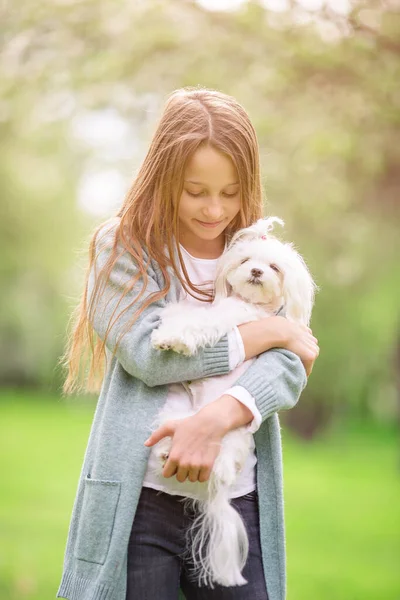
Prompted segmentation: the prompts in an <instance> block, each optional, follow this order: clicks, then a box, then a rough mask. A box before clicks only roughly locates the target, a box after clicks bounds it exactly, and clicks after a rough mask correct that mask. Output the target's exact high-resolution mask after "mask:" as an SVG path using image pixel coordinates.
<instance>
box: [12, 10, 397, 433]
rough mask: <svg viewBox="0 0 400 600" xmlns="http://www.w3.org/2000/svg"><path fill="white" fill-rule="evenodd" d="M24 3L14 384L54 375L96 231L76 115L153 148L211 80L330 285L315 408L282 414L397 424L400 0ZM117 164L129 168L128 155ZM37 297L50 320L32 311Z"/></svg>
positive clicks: (296, 421) (292, 229) (17, 106)
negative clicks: (311, 5) (116, 118)
mask: <svg viewBox="0 0 400 600" xmlns="http://www.w3.org/2000/svg"><path fill="white" fill-rule="evenodd" d="M19 4H21V2H20V1H17V2H16V3H14V4H13V8H14V10H13V11H10V12H8V13H6V14H4V15H3V19H2V20H3V27H4V31H5V32H6V33H5V34H4V36H3V44H2V51H1V54H0V63H1V66H2V70H1V72H2V76H1V78H0V90H1V100H0V119H1V123H2V129H1V131H2V139H3V142H4V146H5V148H6V152H5V153H2V156H1V157H0V177H1V180H0V186H1V189H2V190H3V195H4V197H5V198H7V199H8V200H9V201H8V202H7V206H6V207H4V208H2V209H1V212H2V216H4V221H2V224H1V225H0V227H1V228H2V230H3V228H4V230H5V231H4V236H2V240H3V242H2V243H3V244H4V246H5V245H7V253H3V260H2V262H3V268H4V270H3V271H2V272H3V273H4V280H3V281H4V282H7V283H6V287H5V288H4V287H3V289H7V290H8V291H7V294H5V295H4V296H3V300H2V302H3V306H4V307H5V310H4V311H2V314H4V315H5V316H4V317H3V320H2V322H1V325H0V326H1V329H2V332H3V335H5V344H4V346H3V352H2V354H6V355H7V357H8V359H9V360H8V362H7V368H5V369H4V370H2V371H0V376H1V377H2V378H3V380H4V379H5V378H6V377H7V373H14V375H13V379H15V380H21V379H22V378H24V377H26V374H24V373H25V369H26V365H27V364H29V369H28V371H27V372H28V373H29V377H28V379H29V380H30V381H32V380H36V381H38V382H43V381H47V380H48V375H49V370H48V365H49V361H50V363H51V362H53V361H54V362H55V359H56V352H55V351H56V350H57V351H58V349H59V345H58V344H53V345H52V344H51V343H50V341H49V340H50V339H51V331H53V328H54V331H57V332H59V331H61V325H63V326H65V316H66V307H65V299H64V297H63V295H62V293H60V286H61V287H62V283H60V282H62V281H64V278H65V275H66V274H67V273H68V272H69V269H70V268H71V267H70V263H71V262H73V260H74V258H75V257H74V256H73V253H72V255H71V249H73V248H76V247H77V245H78V244H79V245H81V243H82V236H83V233H82V232H83V231H85V232H89V228H88V222H87V220H84V219H83V217H82V216H80V215H79V213H78V211H77V208H76V200H75V193H74V186H75V184H76V181H77V179H78V178H79V176H80V175H81V174H82V173H83V172H84V170H85V168H87V165H88V161H89V160H90V156H87V157H86V156H83V152H82V150H81V149H80V148H78V149H76V148H75V147H74V146H73V144H72V142H71V141H69V145H66V144H65V143H64V141H65V140H68V123H69V120H70V119H71V118H72V117H73V116H74V114H77V113H78V112H79V110H82V109H85V110H93V111H95V110H99V109H104V108H109V107H110V106H112V107H113V109H114V110H115V111H116V112H117V113H118V114H119V115H120V116H121V117H122V118H123V119H125V120H126V121H127V122H129V123H130V125H132V126H133V127H134V130H135V132H136V135H137V136H138V138H139V139H140V141H141V144H142V148H143V149H144V148H145V147H146V144H147V142H148V141H149V139H150V136H151V133H152V130H153V127H154V119H155V118H156V117H158V114H159V109H160V108H161V105H162V103H163V101H164V96H165V94H167V93H168V92H170V91H171V90H173V89H175V88H177V87H180V86H183V85H198V84H200V85H205V86H209V87H214V88H217V89H220V90H222V91H224V92H227V93H230V94H233V95H234V96H236V97H237V98H238V100H239V101H240V102H242V103H243V104H244V106H245V107H246V108H247V110H248V112H249V113H250V115H251V117H252V119H253V122H254V125H255V127H256V129H257V132H258V136H259V141H260V152H261V159H262V163H263V172H264V175H265V191H266V196H267V198H268V202H267V204H266V212H267V213H269V214H277V215H279V216H281V217H282V218H284V220H285V222H286V228H285V232H284V233H283V234H282V237H283V238H284V239H288V240H293V241H295V243H296V246H297V247H298V249H299V250H300V251H301V253H302V254H303V256H304V257H305V258H306V260H307V262H308V264H309V265H310V268H311V270H312V272H313V274H314V275H315V278H316V281H317V283H318V284H319V286H320V293H319V294H318V296H317V299H316V307H315V311H314V316H313V322H312V326H313V328H314V331H315V333H316V335H317V337H318V339H319V341H320V345H321V355H320V357H319V359H318V361H317V363H316V366H315V368H314V371H313V374H312V377H311V378H310V381H309V384H308V387H307V389H306V391H305V393H304V395H303V397H302V401H301V402H300V403H299V405H298V406H297V407H296V408H295V409H294V410H292V411H289V412H288V413H287V414H284V418H285V419H287V421H288V423H290V425H291V426H293V427H294V428H297V430H298V431H299V432H301V433H302V434H303V435H304V436H307V437H312V436H313V435H314V434H315V432H316V431H318V429H319V428H320V427H321V426H323V425H325V424H326V423H327V422H328V421H329V419H331V418H332V416H333V415H335V414H341V413H342V412H343V411H353V410H354V411H360V410H362V411H363V412H364V413H368V414H372V415H373V416H375V417H379V418H392V417H393V416H394V414H395V410H396V409H395V407H396V386H395V383H394V377H393V364H394V360H393V357H394V356H395V352H396V331H397V326H398V313H397V298H398V290H399V273H398V268H397V267H398V255H399V246H400V244H399V235H398V216H399V201H398V190H399V179H400V171H399V170H398V168H397V165H398V162H399V153H400V147H399V144H398V134H399V122H400V111H399V90H398V85H397V82H398V81H399V79H400V73H399V71H400V63H399V56H398V54H399V44H398V33H399V29H400V15H399V13H398V11H397V10H396V7H395V4H394V3H393V2H390V1H389V0H387V1H385V2H383V1H382V2H378V1H377V0H375V1H374V0H370V1H365V2H361V1H360V2H356V1H353V2H352V3H351V4H349V6H350V8H351V10H349V12H344V11H342V13H339V12H338V11H336V12H335V10H334V9H333V8H332V7H334V6H335V3H333V2H331V3H330V4H328V3H325V4H324V6H323V8H321V9H320V10H314V11H308V10H306V9H305V8H304V7H303V6H302V4H301V2H300V1H299V2H295V1H293V0H292V1H291V2H290V3H288V7H289V8H288V10H286V11H282V12H280V13H277V12H273V11H271V10H268V9H267V8H266V6H265V5H264V4H263V3H261V2H256V1H254V2H245V3H243V5H242V7H241V8H240V9H239V10H236V11H233V12H221V11H220V12H218V11H213V12H210V11H207V10H205V9H204V8H202V7H201V6H200V5H199V4H197V3H196V2H193V1H189V0H168V1H167V0H147V1H145V2H139V1H137V2H132V3H125V2H117V3H116V2H115V1H111V0H101V1H100V2H99V1H98V0H96V1H94V0H86V1H85V2H81V3H73V4H71V3H67V2H56V3H51V4H50V3H46V2H36V3H30V4H29V5H26V4H25V3H24V5H23V6H22V4H21V6H19ZM266 4H267V3H266ZM22 8H23V10H22ZM71 97H72V98H73V103H71V102H70V99H71ZM49 113H50V114H53V117H52V119H53V120H52V121H51V122H46V119H44V118H43V115H48V114H49ZM118 164H119V168H120V169H121V170H123V171H124V173H126V174H128V173H129V172H130V171H131V168H132V165H131V164H130V163H129V164H128V162H127V161H126V160H124V161H122V160H121V161H119V163H118ZM61 172H62V173H63V176H62V177H61V176H60V173H61ZM21 173H24V174H26V175H27V176H26V177H25V178H21ZM32 179H33V181H36V185H32ZM38 179H40V183H37V180H38ZM27 181H29V184H28V185H27V184H26V182H27ZM10 189H11V191H12V193H10ZM11 198H12V201H10V200H11ZM28 202H29V217H28V218H27V215H28V208H27V207H28ZM53 220H54V221H53ZM50 223H54V225H52V226H50ZM77 223H80V224H81V228H79V227H78V228H77V227H76V225H77ZM60 229H61V230H62V231H60ZM55 237H56V238H57V251H56V252H54V253H53V252H52V251H49V249H50V248H51V249H52V248H53V245H54V242H55ZM78 240H79V241H78ZM27 245H28V246H27ZM23 247H29V259H30V260H29V261H28V262H26V254H25V253H24V256H22V252H21V249H22V248H23ZM6 256H7V259H5V257H6ZM34 257H35V260H36V263H35V264H36V266H35V267H33V264H32V262H31V260H33V259H34ZM37 261H39V262H37ZM33 273H34V274H33ZM10 282H11V283H10ZM23 282H25V283H23ZM44 282H47V284H46V283H44ZM55 282H58V284H57V283H55ZM77 282H78V283H80V282H81V278H80V276H79V277H77ZM78 283H77V286H76V289H74V290H73V293H74V294H75V295H77V294H78V293H79V291H80V289H79V285H78ZM31 294H36V296H35V301H34V300H32V297H31ZM35 302H36V304H35ZM50 305H51V307H53V308H52V310H48V309H46V310H44V309H43V307H48V306H50ZM30 306H36V308H35V311H36V317H37V318H35V319H33V320H34V322H35V325H36V327H37V330H35V329H34V328H32V327H33V326H32V325H31V326H30V325H29V317H28V318H26V317H24V318H22V317H21V314H24V313H25V312H26V313H27V315H29V314H30V313H29V307H30ZM39 307H40V309H41V310H42V313H45V314H42V316H41V317H40V319H39V318H38V315H39V314H41V310H39ZM11 308H12V309H13V310H12V309H11ZM13 315H14V316H13ZM43 323H46V324H47V325H46V326H47V327H48V328H49V329H48V331H49V332H50V337H47V342H46V341H45V340H44V339H43V331H44V328H43V326H42V325H40V324H43ZM11 347H13V351H12V353H9V352H8V348H11ZM29 347H32V348H33V349H34V351H31V352H30V360H29V361H28V362H27V360H26V353H27V351H28V350H27V349H28V348H29ZM39 364H40V365H43V364H47V367H46V368H45V369H43V368H39ZM289 413H290V414H289Z"/></svg>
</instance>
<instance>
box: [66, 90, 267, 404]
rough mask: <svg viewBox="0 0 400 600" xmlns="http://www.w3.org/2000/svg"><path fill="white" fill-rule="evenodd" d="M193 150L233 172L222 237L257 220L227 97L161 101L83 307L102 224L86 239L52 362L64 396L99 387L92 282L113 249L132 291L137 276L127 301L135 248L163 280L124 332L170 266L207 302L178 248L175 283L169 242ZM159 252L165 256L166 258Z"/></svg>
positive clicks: (175, 232)
mask: <svg viewBox="0 0 400 600" xmlns="http://www.w3.org/2000/svg"><path fill="white" fill-rule="evenodd" d="M200 144H209V145H211V146H213V147H214V148H215V149H217V150H219V151H221V152H223V153H224V154H225V155H227V156H228V157H230V158H231V160H232V161H233V164H234V165H235V167H236V170H237V173H238V177H239V182H240V195H241V208H240V211H239V213H238V214H237V215H236V217H235V218H234V219H233V220H232V222H231V223H229V225H228V227H227V228H226V230H225V235H226V236H227V237H228V238H229V237H230V236H232V235H233V234H234V233H235V232H236V231H237V230H238V229H241V228H242V227H248V226H249V225H251V224H252V223H253V222H254V221H256V220H257V219H259V218H260V217H262V216H263V199H262V187H261V176H260V164H259V147H258V141H257V136H256V132H255V130H254V127H253V125H252V124H251V121H250V119H249V116H248V114H247V113H246V111H245V110H244V108H243V107H242V106H241V105H240V104H239V103H238V102H237V100H236V99H235V98H233V97H232V96H228V95H227V94H224V93H222V92H219V91H216V90H211V89H206V88H201V87H197V88H193V87H184V88H181V89H178V90H175V91H174V92H172V93H171V94H170V95H169V96H168V98H167V101H166V103H165V106H164V110H163V113H162V115H161V118H160V120H159V122H158V125H157V128H156V131H155V133H154V136H153V139H152V140H151V143H150V147H149V150H148V152H147V155H146V157H145V159H144V161H143V163H142V165H141V167H140V169H139V171H138V173H137V175H136V177H135V179H134V181H133V182H132V185H131V187H130V189H129V191H128V193H127V195H126V197H125V200H124V202H123V205H122V207H121V209H120V210H119V212H118V213H117V215H116V216H117V217H119V225H118V227H117V229H116V236H115V242H114V245H113V250H112V253H111V255H110V258H109V260H108V261H107V263H106V264H105V265H104V267H103V269H102V270H101V271H100V273H99V274H98V278H97V277H96V286H95V290H94V293H93V295H92V298H91V302H90V306H88V279H89V273H90V271H91V268H92V265H93V263H94V262H95V260H96V256H95V249H96V244H97V236H98V233H99V231H100V229H101V228H102V227H103V226H104V223H103V224H101V225H100V226H99V227H97V228H96V230H95V232H94V234H93V236H92V239H91V241H90V246H89V265H88V267H87V271H86V276H85V287H84V292H83V294H82V298H81V301H80V303H79V304H78V306H77V307H76V308H75V310H74V311H73V313H72V315H71V319H70V325H71V324H72V327H71V330H70V333H69V334H68V340H67V345H66V351H65V354H64V355H63V356H62V357H61V359H60V363H61V364H62V365H63V366H64V367H65V368H66V369H67V370H68V375H67V377H66V380H65V382H64V385H63V392H64V394H72V393H74V392H85V391H86V392H98V391H99V390H100V388H101V383H102V379H103V377H104V372H105V366H106V364H105V359H106V354H105V342H106V339H107V335H108V332H109V330H110V323H109V324H108V328H107V331H106V335H105V338H104V340H101V339H100V338H99V337H98V336H97V335H96V333H95V331H94V330H93V327H92V325H91V314H92V312H91V311H92V310H93V309H94V305H95V302H96V298H98V297H99V292H100V282H101V281H103V285H104V282H106V281H107V279H108V277H109V275H110V272H111V270H112V268H113V265H114V263H115V262H116V261H117V260H118V257H119V255H118V252H117V245H118V244H122V246H123V248H124V251H127V252H129V253H130V254H131V256H132V259H133V260H134V261H135V263H137V265H138V266H139V272H138V273H137V277H136V278H135V279H134V281H132V287H133V286H134V284H135V283H136V282H137V281H138V279H139V278H140V277H142V278H143V288H142V290H141V292H140V293H139V294H138V296H137V297H136V298H135V300H134V301H133V303H135V302H137V301H138V299H139V298H140V297H141V296H142V295H143V294H144V292H145V289H146V286H147V273H146V267H145V265H144V264H143V258H142V248H143V246H146V250H147V253H148V256H149V258H153V259H154V260H155V261H156V262H157V263H158V265H159V267H160V269H161V272H162V274H163V276H164V281H165V286H164V288H163V289H162V290H160V292H158V293H157V294H151V296H149V297H148V298H147V299H146V300H145V301H144V302H143V304H142V305H141V306H140V308H139V310H137V311H136V312H135V314H134V315H133V317H132V320H131V321H130V322H129V324H128V325H129V327H128V328H127V330H128V329H129V328H130V327H131V326H132V325H133V323H134V321H135V320H136V319H137V317H138V316H139V315H140V314H141V312H142V311H143V310H144V309H145V308H147V306H149V304H151V303H152V302H154V301H157V300H159V299H160V298H163V297H164V296H165V295H166V294H167V292H168V290H169V288H170V277H169V274H168V272H167V267H168V266H171V267H172V269H173V272H174V274H175V275H176V277H177V278H178V279H179V281H180V283H181V285H182V286H183V288H184V289H185V290H187V292H188V293H191V291H192V292H195V293H196V294H197V295H198V296H203V299H204V301H205V302H210V301H211V300H212V297H210V295H209V294H207V292H205V291H203V290H201V289H198V288H196V287H195V286H194V285H193V284H191V282H190V281H189V277H188V274H187V271H186V268H185V265H184V262H183V259H182V255H181V252H180V248H179V244H178V247H177V251H178V256H179V262H180V266H181V269H182V271H183V273H184V278H185V279H183V278H182V277H181V275H180V272H179V267H178V265H176V264H175V260H174V258H173V257H174V252H173V244H174V239H175V240H179V218H178V210H179V200H180V197H181V194H182V190H183V180H184V172H185V167H186V164H187V162H188V160H189V158H190V157H191V155H192V154H193V153H194V152H195V151H196V149H197V148H198V147H199V146H200ZM114 218H115V217H114ZM165 246H166V247H167V248H168V254H169V257H167V256H166V253H165ZM132 287H131V288H130V289H132ZM188 288H189V289H188ZM127 291H129V290H127ZM124 295H125V294H124ZM133 303H132V304H133ZM130 306H131V305H130ZM128 308H130V307H128ZM125 310H127V309H125ZM114 322H115V321H114ZM121 337H122V336H121ZM118 343H119V341H118ZM118 343H117V346H118ZM117 346H116V347H115V348H114V351H113V356H114V355H115V352H116V350H117ZM88 361H89V369H88V373H87V372H86V367H87V362H88ZM82 367H83V372H82Z"/></svg>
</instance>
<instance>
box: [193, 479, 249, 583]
mask: <svg viewBox="0 0 400 600" xmlns="http://www.w3.org/2000/svg"><path fill="white" fill-rule="evenodd" d="M196 504H197V505H198V506H197V516H196V518H195V519H194V521H193V526H192V527H191V529H190V531H189V533H190V534H192V539H191V540H190V541H189V547H190V552H191V562H192V563H193V565H194V576H195V577H196V578H197V581H198V585H199V586H200V585H202V583H203V584H204V585H208V586H210V587H211V588H214V586H213V582H214V583H217V584H219V585H222V586H226V587H229V586H235V585H245V584H246V583H247V580H246V579H245V578H244V577H243V575H242V574H241V571H242V569H243V567H244V565H245V564H246V560H247V556H248V552H249V540H248V537H247V531H246V527H245V525H244V523H243V521H242V518H241V516H240V514H239V513H238V512H237V511H236V510H235V508H234V507H233V506H231V504H230V503H229V497H228V495H227V492H226V489H220V490H219V492H217V493H216V494H215V495H214V496H213V497H212V498H209V499H207V500H204V501H198V502H197V501H196Z"/></svg>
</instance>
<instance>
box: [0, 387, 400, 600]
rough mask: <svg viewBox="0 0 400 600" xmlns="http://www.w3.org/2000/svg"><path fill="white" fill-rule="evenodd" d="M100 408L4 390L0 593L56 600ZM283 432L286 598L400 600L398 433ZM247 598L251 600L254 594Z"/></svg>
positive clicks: (22, 599) (369, 429)
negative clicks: (300, 437) (307, 435)
mask: <svg viewBox="0 0 400 600" xmlns="http://www.w3.org/2000/svg"><path fill="white" fill-rule="evenodd" d="M93 411H94V404H93V403H92V404H90V405H87V404H86V405H85V404H83V403H82V401H81V400H70V401H68V403H65V402H64V401H61V400H59V399H57V398H54V397H49V396H48V397H45V396H44V395H43V394H34V393H25V394H24V395H23V396H22V395H21V394H18V393H12V392H9V393H5V392H3V394H2V395H0V445H1V453H0V468H1V471H2V473H3V476H2V477H1V480H0V497H1V503H0V539H1V542H0V598H1V599H2V600H26V599H29V600H47V599H51V598H55V594H56V591H57V589H58V584H59V580H60V577H61V569H62V562H63V556H64V548H65V541H66V535H67V529H68V524H69V519H70V515H71V510H72V505H73V501H74V498H75V492H76V487H77V483H78V478H79V474H80V467H81V464H82V459H83V454H84V451H85V448H86V442H87V437H88V433H89V428H90V424H91V418H92V415H93ZM339 429H340V434H339V433H338V427H337V428H336V431H332V432H331V433H330V434H329V436H326V437H325V438H321V439H318V440H317V441H315V442H313V443H311V444H304V443H301V442H299V441H297V440H295V439H293V438H292V437H290V436H289V434H288V432H287V431H286V430H285V429H283V431H282V435H283V453H284V478H285V514H286V540H287V562H288V600H399V599H400V576H399V572H400V569H399V565H400V508H399V506H400V503H399V497H400V496H399V491H400V485H399V479H400V470H399V467H400V453H399V447H398V439H397V434H396V431H395V428H394V427H392V428H390V427H387V426H386V427H383V426H380V427H378V426H373V425H361V424H355V423H354V422H352V423H351V424H348V425H347V426H346V428H343V426H340V428H339ZM249 600H250V599H249Z"/></svg>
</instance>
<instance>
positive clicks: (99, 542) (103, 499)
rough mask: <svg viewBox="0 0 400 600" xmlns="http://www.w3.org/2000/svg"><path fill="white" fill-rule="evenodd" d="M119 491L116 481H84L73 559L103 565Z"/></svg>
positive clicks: (119, 483)
mask: <svg viewBox="0 0 400 600" xmlns="http://www.w3.org/2000/svg"><path fill="white" fill-rule="evenodd" d="M120 491H121V482H120V481H106V480H102V479H91V478H90V476H89V477H86V478H85V481H84V490H83V502H82V509H81V513H80V518H79V524H78V532H77V539H76V545H75V550H74V555H75V557H76V558H78V559H81V560H86V561H88V562H93V563H98V564H100V565H102V564H104V562H105V560H106V558H107V554H108V549H109V546H110V542H111V535H112V532H113V528H114V520H115V513H116V510H117V504H118V499H119V495H120Z"/></svg>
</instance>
